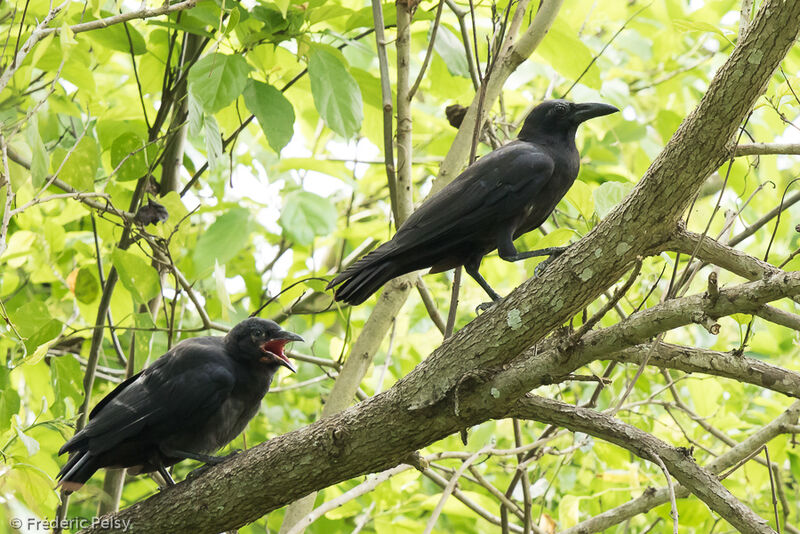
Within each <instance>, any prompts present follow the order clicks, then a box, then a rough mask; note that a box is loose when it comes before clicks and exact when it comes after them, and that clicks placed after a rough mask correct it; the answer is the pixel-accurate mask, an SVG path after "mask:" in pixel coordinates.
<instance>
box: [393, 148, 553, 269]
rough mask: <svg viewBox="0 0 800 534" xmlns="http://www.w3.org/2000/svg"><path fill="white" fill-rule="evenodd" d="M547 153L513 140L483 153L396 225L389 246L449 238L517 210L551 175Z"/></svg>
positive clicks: (515, 213)
mask: <svg viewBox="0 0 800 534" xmlns="http://www.w3.org/2000/svg"><path fill="white" fill-rule="evenodd" d="M554 167H555V163H554V161H553V159H552V158H551V157H550V156H549V155H548V154H547V153H545V152H544V151H543V150H541V149H540V148H538V147H537V146H536V145H534V144H532V143H527V142H524V141H515V142H513V143H509V144H508V145H505V146H503V147H500V148H498V149H497V150H495V151H493V152H491V153H489V154H487V155H486V156H483V157H482V158H481V159H479V160H478V161H476V162H475V163H473V164H472V165H470V166H469V167H467V169H466V170H465V171H464V172H463V173H461V174H460V175H459V176H458V177H457V178H456V179H455V180H453V181H452V182H451V183H450V184H448V185H447V186H446V187H445V188H444V189H442V190H441V191H439V192H438V193H437V194H436V195H434V196H433V197H431V198H430V199H429V200H428V201H426V202H424V203H423V204H422V205H421V206H420V207H419V208H418V209H417V210H416V211H415V212H414V213H413V214H412V215H411V216H410V217H409V218H408V220H407V221H406V222H405V223H404V224H403V225H402V226H401V227H400V229H399V230H398V231H397V233H396V234H395V236H394V237H393V238H392V241H391V243H392V244H393V245H394V246H393V247H392V249H393V250H392V252H393V253H394V252H399V253H403V252H405V251H406V250H409V249H411V248H415V247H418V246H426V245H428V244H429V243H437V242H441V241H442V240H446V241H447V242H448V243H450V244H454V243H456V242H458V241H459V240H464V239H470V238H471V236H472V235H473V234H474V233H476V232H480V231H481V230H482V229H485V228H486V227H492V226H496V225H497V223H498V222H500V221H502V220H504V219H510V218H513V217H515V216H518V215H520V214H522V213H523V212H524V211H525V210H526V209H527V207H528V206H529V205H530V204H531V203H532V202H533V201H534V200H535V198H536V194H537V193H538V192H539V191H541V189H542V188H543V187H544V186H545V185H546V184H547V182H548V181H549V180H550V179H551V177H552V175H553V169H554Z"/></svg>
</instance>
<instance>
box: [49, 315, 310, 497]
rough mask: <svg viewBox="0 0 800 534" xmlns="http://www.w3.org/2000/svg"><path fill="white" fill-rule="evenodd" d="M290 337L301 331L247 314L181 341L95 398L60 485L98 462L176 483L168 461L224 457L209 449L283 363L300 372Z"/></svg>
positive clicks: (75, 483) (230, 430)
mask: <svg viewBox="0 0 800 534" xmlns="http://www.w3.org/2000/svg"><path fill="white" fill-rule="evenodd" d="M291 341H303V338H301V337H300V336H298V335H297V334H294V333H292V332H287V331H285V330H282V329H281V328H280V327H279V326H278V325H277V324H276V323H274V322H272V321H268V320H265V319H258V318H250V319H246V320H244V321H242V322H241V323H239V324H237V325H236V326H235V327H234V328H233V329H232V330H231V331H230V332H228V334H227V335H226V336H224V337H212V336H208V337H195V338H190V339H185V340H183V341H181V342H180V343H178V344H176V345H175V346H174V347H172V349H171V350H170V351H169V352H167V353H166V354H164V355H163V356H161V357H160V358H159V359H158V360H156V361H155V362H154V363H153V364H152V365H151V366H150V367H148V368H147V369H144V370H143V371H141V372H140V373H138V374H136V375H134V376H132V377H130V378H128V379H127V380H125V381H124V382H123V383H121V384H120V385H119V386H117V387H116V389H114V391H112V392H111V393H109V394H108V395H106V397H105V398H103V399H102V400H101V401H100V402H99V403H98V404H97V406H95V408H94V410H92V412H91V414H90V415H89V422H88V423H87V425H86V426H85V427H84V428H83V429H82V430H80V431H79V432H77V433H76V434H75V436H73V437H72V439H70V440H69V441H68V442H67V443H65V444H64V446H63V447H61V450H59V451H58V454H59V455H60V454H64V453H65V452H68V453H69V460H68V461H67V463H66V464H65V465H64V467H63V468H62V469H61V471H60V472H59V474H58V478H59V480H60V482H59V485H60V486H62V487H63V488H64V489H65V490H66V491H67V492H71V491H75V490H77V489H79V488H80V487H81V486H82V485H83V484H84V483H85V482H86V481H87V480H88V479H89V477H91V476H92V475H93V474H94V472H95V471H97V470H98V469H100V468H101V467H117V468H121V467H127V468H129V469H130V472H131V473H132V474H137V473H148V472H152V471H158V472H159V473H161V475H162V476H163V477H164V479H165V480H166V481H167V483H172V478H171V477H170V475H169V473H168V472H167V469H166V468H167V467H169V466H171V465H173V464H176V463H177V462H180V461H181V460H184V459H186V458H191V459H195V460H198V461H201V462H205V463H207V464H216V463H219V462H221V461H222V458H221V457H217V456H210V454H211V453H213V452H215V451H217V450H219V449H220V448H222V447H224V446H225V445H227V444H228V443H230V441H231V440H233V438H235V437H236V436H237V435H239V433H240V432H241V431H242V430H244V428H245V426H246V425H247V423H248V422H249V421H250V419H252V418H253V416H254V415H255V414H256V413H257V412H258V407H259V405H260V404H261V399H263V397H264V395H265V394H266V393H267V391H268V390H269V386H270V383H271V382H272V377H273V376H274V375H275V372H276V371H277V370H278V368H279V367H286V368H287V369H289V370H290V371H292V372H296V369H295V367H294V366H293V365H292V364H291V362H290V361H289V359H288V358H287V357H286V354H284V346H285V345H286V344H287V343H289V342H291Z"/></svg>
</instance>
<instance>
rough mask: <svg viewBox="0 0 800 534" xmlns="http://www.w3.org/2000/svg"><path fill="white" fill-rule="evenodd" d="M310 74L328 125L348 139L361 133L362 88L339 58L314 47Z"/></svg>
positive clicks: (314, 94)
mask: <svg viewBox="0 0 800 534" xmlns="http://www.w3.org/2000/svg"><path fill="white" fill-rule="evenodd" d="M308 76H309V78H310V80H311V94H312V95H313V97H314V105H315V106H316V108H317V111H319V114H320V116H321V117H322V120H323V121H325V124H326V125H327V126H328V128H330V129H331V130H333V131H334V132H336V133H337V134H339V135H341V136H342V137H345V138H348V139H349V138H351V137H353V136H354V135H355V134H356V133H358V131H359V130H360V129H361V121H362V120H363V118H364V112H363V109H362V101H361V89H360V88H359V87H358V83H356V81H355V79H354V78H353V77H352V76H351V75H350V73H349V72H347V68H345V66H344V64H343V63H342V61H341V60H340V59H339V57H338V56H336V55H334V54H333V53H331V52H329V51H327V50H326V49H324V48H322V47H318V48H315V50H314V52H313V53H312V54H311V59H310V60H309V62H308Z"/></svg>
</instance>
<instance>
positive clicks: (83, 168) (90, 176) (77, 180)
mask: <svg viewBox="0 0 800 534" xmlns="http://www.w3.org/2000/svg"><path fill="white" fill-rule="evenodd" d="M58 153H59V155H61V157H60V158H58V159H59V160H60V161H59V165H58V166H61V172H60V173H59V178H61V179H62V180H64V181H65V182H67V183H68V184H70V185H71V186H72V187H74V188H75V189H77V190H78V191H94V178H95V176H96V175H97V169H98V167H100V153H99V151H98V149H97V142H96V141H95V140H94V137H91V136H90V135H89V134H88V132H87V134H86V135H84V136H83V139H81V140H80V142H79V143H78V146H77V147H75V148H74V150H72V153H71V154H69V153H68V152H65V151H63V150H59V151H58ZM62 154H63V155H62ZM67 156H68V157H67ZM64 157H67V160H66V161H63V160H64ZM62 161H63V166H62V165H61V162H62ZM58 166H56V165H54V167H55V168H56V169H58Z"/></svg>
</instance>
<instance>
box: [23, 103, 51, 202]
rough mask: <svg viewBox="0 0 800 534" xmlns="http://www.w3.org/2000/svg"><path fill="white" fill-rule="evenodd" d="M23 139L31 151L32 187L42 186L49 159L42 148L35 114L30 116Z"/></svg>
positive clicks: (42, 144)
mask: <svg viewBox="0 0 800 534" xmlns="http://www.w3.org/2000/svg"><path fill="white" fill-rule="evenodd" d="M25 137H26V139H27V141H28V146H29V147H30V149H31V178H33V185H34V186H35V187H40V186H42V185H44V182H45V178H46V177H47V168H48V167H49V165H50V157H49V155H48V154H47V151H46V150H45V148H44V143H43V142H42V137H41V136H40V135H39V121H38V120H37V118H36V114H33V115H32V116H31V119H30V122H29V124H28V128H27V129H26V130H25Z"/></svg>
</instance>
